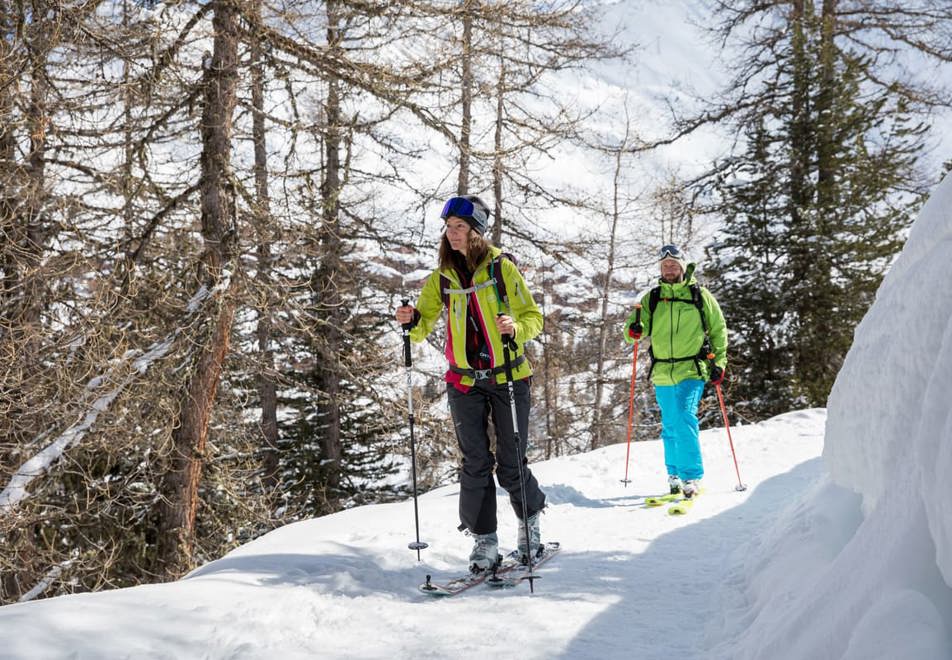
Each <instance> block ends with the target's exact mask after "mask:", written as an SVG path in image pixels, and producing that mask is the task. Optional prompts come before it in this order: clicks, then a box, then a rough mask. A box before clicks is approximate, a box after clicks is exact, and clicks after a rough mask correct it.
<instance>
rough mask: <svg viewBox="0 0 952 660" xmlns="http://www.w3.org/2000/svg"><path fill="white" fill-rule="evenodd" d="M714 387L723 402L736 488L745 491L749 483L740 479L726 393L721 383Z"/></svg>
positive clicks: (722, 410) (719, 399)
mask: <svg viewBox="0 0 952 660" xmlns="http://www.w3.org/2000/svg"><path fill="white" fill-rule="evenodd" d="M714 389H716V390H717V400H718V401H719V402H720V404H721V415H723V416H724V428H725V429H726V430H727V442H729V443H730V446H731V456H733V457H734V470H735V471H736V472H737V487H736V488H734V490H738V491H745V490H747V485H746V484H744V483H743V482H742V481H741V480H740V468H739V467H737V454H736V453H735V452H734V439H733V438H731V425H730V423H729V422H728V421H727V407H726V406H725V405H724V393H723V392H721V384H720V383H717V384H716V385H714Z"/></svg>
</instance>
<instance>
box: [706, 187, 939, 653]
mask: <svg viewBox="0 0 952 660" xmlns="http://www.w3.org/2000/svg"><path fill="white" fill-rule="evenodd" d="M950 264H952V177H946V180H945V181H944V182H943V183H942V184H941V185H940V186H939V187H938V188H937V189H936V191H935V193H934V194H933V195H932V197H931V199H930V200H929V202H928V203H927V204H926V206H925V207H924V208H923V210H922V212H921V214H920V216H919V218H918V219H917V221H916V223H915V224H914V226H913V228H912V231H911V234H910V237H909V240H908V241H907V243H906V246H905V248H904V249H903V252H902V254H901V255H900V257H899V259H898V260H897V262H896V263H895V265H894V266H893V268H892V269H891V270H890V272H889V274H888V275H887V277H886V278H885V280H884V281H883V284H882V286H881V287H880V289H879V291H878V293H877V297H876V302H875V303H874V304H873V306H872V308H871V309H870V310H869V312H868V313H867V315H866V317H865V318H864V319H863V322H862V323H861V324H860V325H859V326H858V327H857V329H856V334H855V338H854V342H853V346H852V348H851V349H850V352H849V355H848V356H847V358H846V361H845V363H844V365H843V368H842V369H841V370H840V373H839V375H838V376H837V380H836V384H835V385H834V387H833V391H832V393H831V395H830V399H829V407H828V410H827V423H826V436H825V444H824V450H823V458H824V463H825V467H826V469H827V470H828V472H829V476H828V478H826V479H825V480H823V481H821V482H820V483H819V484H817V485H816V486H815V487H814V488H813V489H812V491H810V492H807V493H804V494H803V495H802V496H801V498H800V500H799V501H798V502H795V503H793V505H792V506H791V508H790V509H789V510H788V511H786V512H785V513H783V514H781V515H780V516H779V517H778V519H777V521H776V523H775V524H774V525H773V527H772V529H771V530H769V531H767V532H765V533H764V534H762V535H760V536H759V537H758V538H755V539H754V540H753V541H752V542H751V543H749V544H747V545H746V546H745V547H743V548H741V549H740V551H739V552H738V555H737V559H736V561H737V566H736V567H735V569H734V570H735V576H734V578H733V579H731V580H728V584H727V586H725V588H724V589H723V590H722V601H723V602H724V612H725V613H724V615H723V620H722V621H720V622H719V629H713V628H712V629H711V630H709V633H708V635H709V644H710V646H711V648H712V653H711V657H718V658H725V659H726V658H731V660H735V659H740V658H764V657H769V658H777V659H784V658H790V659H794V658H796V659H799V658H811V659H818V658H831V659H832V658H837V659H840V660H860V659H862V660H877V659H881V660H893V659H895V658H912V657H914V658H917V659H918V660H922V659H924V658H929V659H930V660H932V659H934V660H940V659H944V660H948V659H949V658H952V635H950V631H949V625H950V622H952V589H950V588H949V586H950V585H952V501H950V498H949V497H948V487H947V486H946V485H945V482H946V481H947V479H948V475H949V474H950V473H952V442H950V440H952V418H950V405H949V400H950V393H952V321H950V318H952V286H949V283H950V277H949V274H950Z"/></svg>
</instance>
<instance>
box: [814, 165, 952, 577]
mask: <svg viewBox="0 0 952 660" xmlns="http://www.w3.org/2000/svg"><path fill="white" fill-rule="evenodd" d="M950 265H952V177H950V176H947V177H946V178H945V181H943V182H942V184H941V185H940V186H939V187H938V188H937V189H936V191H935V193H934V194H933V195H932V197H931V198H930V199H929V201H928V203H927V204H926V206H925V207H924V208H923V209H922V213H921V214H920V216H919V219H918V220H916V223H915V225H913V228H912V232H911V234H910V236H909V240H908V241H907V242H906V246H905V248H904V249H903V251H902V254H901V255H900V256H899V259H898V260H897V261H896V264H895V266H893V268H892V269H891V270H890V272H889V274H888V275H887V276H886V279H885V280H884V282H883V284H882V286H881V287H880V289H879V292H878V293H877V297H876V303H875V304H874V305H873V307H872V308H871V309H870V311H869V313H868V314H867V315H866V318H864V319H863V322H862V323H861V324H860V325H859V327H858V328H857V330H856V337H855V340H854V343H853V347H852V349H851V350H850V353H849V355H848V356H847V358H846V362H845V363H844V365H843V368H842V370H841V371H840V374H839V376H838V377H837V380H836V384H835V385H834V387H833V392H832V394H831V395H830V405H829V417H828V419H827V433H826V445H825V447H824V450H823V456H824V459H825V460H826V462H827V464H828V465H829V469H830V473H831V475H832V477H833V479H834V480H835V481H836V482H837V483H838V484H841V485H843V486H845V487H847V488H850V489H852V490H854V491H856V492H858V493H860V494H862V496H863V510H864V511H865V513H866V514H867V515H873V514H874V512H875V511H876V510H877V508H878V507H879V506H880V504H881V503H882V501H883V499H884V498H887V497H897V498H903V499H904V500H906V501H907V505H908V506H907V507H906V511H907V512H909V513H911V512H912V511H914V510H915V509H917V508H918V507H923V506H924V508H925V512H926V519H927V521H928V526H929V532H930V533H931V535H932V539H931V540H932V542H934V543H935V546H936V555H937V564H938V567H939V570H940V571H941V572H942V575H943V577H944V578H945V582H946V584H947V585H952V500H950V498H949V497H947V495H948V490H947V487H944V484H946V482H947V480H948V475H949V474H952V444H950V442H949V441H950V439H952V418H950V415H949V413H950V405H949V401H950V395H952V277H950V275H952V267H950ZM937 494H940V495H943V496H941V497H936V495H937Z"/></svg>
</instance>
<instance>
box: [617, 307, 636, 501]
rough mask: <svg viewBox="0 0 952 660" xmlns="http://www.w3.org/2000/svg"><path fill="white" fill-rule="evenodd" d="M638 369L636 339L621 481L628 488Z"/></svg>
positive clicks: (632, 358) (632, 360) (632, 361)
mask: <svg viewBox="0 0 952 660" xmlns="http://www.w3.org/2000/svg"><path fill="white" fill-rule="evenodd" d="M635 323H641V305H635ZM637 369H638V339H635V347H634V350H633V351H632V357H631V389H630V392H629V394H628V447H627V449H625V478H624V479H622V480H621V482H622V483H623V484H625V488H628V484H630V483H631V479H629V478H628V462H629V460H630V458H631V424H632V419H633V418H634V413H635V373H636V371H637Z"/></svg>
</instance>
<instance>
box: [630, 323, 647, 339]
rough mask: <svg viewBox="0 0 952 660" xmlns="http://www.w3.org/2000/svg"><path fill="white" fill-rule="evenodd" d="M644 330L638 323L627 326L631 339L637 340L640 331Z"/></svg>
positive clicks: (639, 336)
mask: <svg viewBox="0 0 952 660" xmlns="http://www.w3.org/2000/svg"><path fill="white" fill-rule="evenodd" d="M643 331H644V328H642V327H641V324H640V323H632V324H631V325H629V326H628V336H629V337H631V338H632V339H635V340H638V339H641V333H642V332H643Z"/></svg>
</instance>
